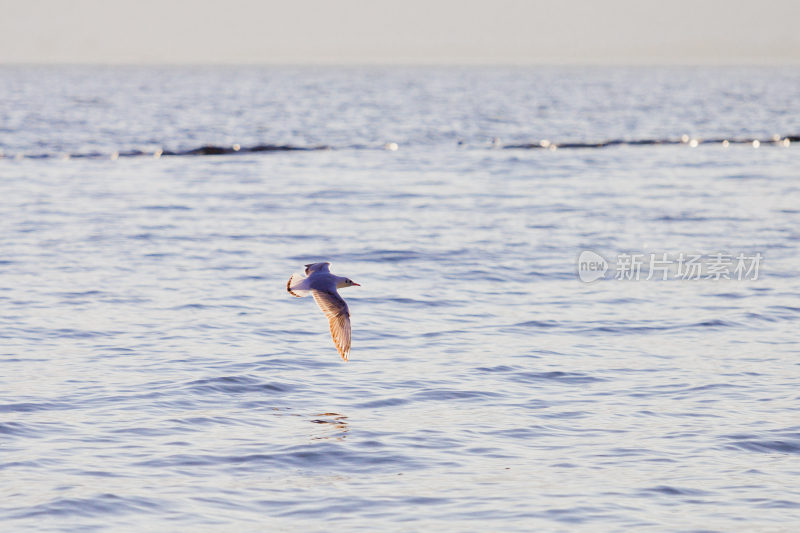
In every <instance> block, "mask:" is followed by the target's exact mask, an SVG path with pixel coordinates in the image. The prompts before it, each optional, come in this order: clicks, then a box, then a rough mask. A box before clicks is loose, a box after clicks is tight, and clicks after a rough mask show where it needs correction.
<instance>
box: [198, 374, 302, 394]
mask: <svg viewBox="0 0 800 533" xmlns="http://www.w3.org/2000/svg"><path fill="white" fill-rule="evenodd" d="M186 386H187V387H188V388H189V389H191V390H193V391H194V392H198V393H203V394H205V393H208V392H224V393H233V394H240V393H246V392H263V391H272V392H287V391H289V390H291V389H292V387H291V386H289V385H287V384H285V383H276V382H265V381H262V380H260V379H255V378H251V377H247V376H222V377H218V378H207V379H198V380H195V381H191V382H189V383H187V384H186Z"/></svg>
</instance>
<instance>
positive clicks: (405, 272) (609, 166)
mask: <svg viewBox="0 0 800 533" xmlns="http://www.w3.org/2000/svg"><path fill="white" fill-rule="evenodd" d="M0 72H1V73H2V77H1V80H0V90H1V91H2V98H0V117H1V118H2V120H3V123H2V124H0V126H2V128H0V143H2V149H3V151H4V153H5V154H6V157H5V158H3V159H0V230H1V231H0V251H1V252H2V255H0V340H2V347H1V348H0V356H2V369H3V371H2V373H0V472H1V474H0V494H2V499H0V520H2V524H3V528H8V529H9V530H23V529H30V530H37V531H51V530H52V531H77V530H120V531H128V530H134V529H136V530H144V531H180V530H184V531H256V530H261V531H264V530H303V531H331V530H362V531H423V530H434V529H435V530H437V531H439V530H441V531H476V530H481V531H531V530H548V531H550V530H552V531H599V530H605V531H631V530H637V531H649V530H652V531H661V530H669V531H676V530H707V531H731V530H739V531H753V530H763V531H791V530H793V529H794V528H795V527H796V526H797V524H798V523H799V522H800V489H798V487H800V416H798V410H797V405H798V400H800V393H798V390H800V365H798V356H800V353H799V352H800V350H798V344H797V340H798V335H797V329H798V320H799V319H800V299H799V298H798V297H800V274H799V273H798V267H800V261H799V260H798V252H799V251H800V250H798V248H799V246H798V242H799V239H800V229H798V228H800V208H798V205H800V184H799V183H798V178H799V176H798V168H800V158H799V157H798V154H800V151H798V150H800V148H798V147H797V143H792V144H791V145H790V146H788V147H787V146H778V145H772V144H770V145H762V146H761V147H759V148H754V147H752V146H751V145H745V144H741V145H731V146H729V147H727V148H725V147H722V146H721V145H718V144H710V145H700V146H698V147H696V148H691V147H690V146H689V145H669V146H612V147H607V148H602V149H574V150H555V151H551V150H523V149H494V148H492V146H493V144H494V145H497V141H494V143H493V139H494V138H498V139H501V140H502V141H501V142H503V143H505V142H516V143H524V142H534V143H537V142H539V141H540V140H541V139H558V140H562V141H598V140H603V139H609V138H627V139H638V138H680V136H681V135H683V134H684V133H685V134H688V135H691V136H698V137H712V136H717V137H725V138H727V137H730V138H734V137H748V136H752V137H757V136H758V137H763V136H764V135H772V134H773V133H778V134H780V135H797V134H798V133H800V119H798V116H797V114H796V113H794V111H795V109H794V108H793V107H792V106H796V102H797V98H798V96H800V95H799V94H798V92H799V90H798V87H800V83H797V82H798V78H800V72H798V71H797V70H791V69H784V70H767V69H717V70H710V71H708V70H706V71H702V70H692V69H638V70H637V69H634V70H624V69H589V70H579V69H542V70H536V69H533V70H513V69H511V70H509V69H505V70H493V69H484V70H480V69H473V70H469V69H467V70H464V69H449V70H447V69H445V70H435V69H398V70H386V69H377V70H370V69H357V70H350V71H338V70H334V69H322V70H308V69H306V70H303V69H256V68H248V69H171V70H170V69H83V68H70V69H53V68H16V69H3V70H2V71H0ZM459 141H460V143H459ZM234 143H241V144H242V145H245V144H247V145H255V144H259V143H264V144H276V145H297V146H310V145H318V144H322V145H327V146H331V147H332V149H330V150H321V151H313V152H306V151H300V152H295V151H286V152H275V153H247V154H231V155H219V156H202V157H169V156H164V157H161V158H151V157H137V158H124V157H120V158H119V159H118V160H114V159H112V158H111V157H108V158H106V157H103V158H99V157H98V158H94V159H78V158H74V157H73V158H71V159H62V158H61V157H60V154H65V153H70V154H78V153H103V154H105V153H109V154H111V153H114V152H119V153H120V154H122V153H123V152H124V151H125V150H140V151H147V150H153V149H154V148H158V147H163V148H164V149H191V148H193V147H197V146H203V145H205V144H226V145H232V144H234ZM385 143H397V145H398V149H397V150H384V149H382V147H383V146H384V145H385ZM390 147H392V146H391V145H390ZM16 154H22V155H21V156H19V157H18V156H17V155H16ZM24 154H46V155H47V157H46V158H43V159H39V158H30V157H25V156H24ZM582 250H594V251H597V252H599V253H602V254H604V255H605V256H606V257H609V256H613V255H614V254H618V253H623V252H631V251H644V252H657V253H662V252H663V253H670V254H676V253H680V252H698V253H703V254H711V253H714V252H718V251H726V252H727V253H731V254H736V253H739V252H742V253H747V254H753V253H756V252H758V253H761V254H763V257H764V259H763V262H762V264H761V270H760V272H759V276H758V279H756V280H752V279H748V280H743V281H736V280H731V281H725V280H720V281H714V280H699V281H692V280H679V279H669V280H667V281H655V280H650V281H647V280H641V281H621V280H614V279H611V277H609V279H605V280H600V281H597V282H594V283H582V282H581V281H579V280H578V276H577V274H576V258H577V256H578V254H579V253H580V252H581V251H582ZM319 260H329V261H331V262H332V263H333V270H334V272H337V273H339V274H343V275H346V276H348V277H351V278H352V279H354V280H355V281H357V282H359V283H361V285H362V287H354V288H348V289H345V290H343V291H342V295H343V296H344V297H345V298H346V299H347V300H348V302H349V304H350V310H351V313H352V323H353V349H352V353H351V361H350V362H349V363H344V362H342V361H341V360H340V359H339V357H338V355H337V353H336V350H335V348H334V346H333V344H332V342H331V339H330V335H329V333H328V330H327V323H326V321H325V318H324V316H323V315H322V313H320V312H319V310H318V309H317V308H316V306H315V304H314V302H313V301H311V299H302V300H301V299H296V298H292V297H291V296H290V295H289V294H287V293H286V290H285V286H286V280H287V279H288V278H289V276H290V275H291V273H292V272H295V271H300V270H302V265H303V264H304V263H308V262H311V261H319Z"/></svg>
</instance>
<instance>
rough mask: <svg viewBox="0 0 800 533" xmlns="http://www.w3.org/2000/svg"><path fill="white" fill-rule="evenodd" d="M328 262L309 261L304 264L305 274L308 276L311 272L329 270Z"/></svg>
mask: <svg viewBox="0 0 800 533" xmlns="http://www.w3.org/2000/svg"><path fill="white" fill-rule="evenodd" d="M330 267H331V264H330V263H327V262H326V263H310V264H308V265H306V276H310V275H311V274H312V273H313V272H330V271H331V268H330Z"/></svg>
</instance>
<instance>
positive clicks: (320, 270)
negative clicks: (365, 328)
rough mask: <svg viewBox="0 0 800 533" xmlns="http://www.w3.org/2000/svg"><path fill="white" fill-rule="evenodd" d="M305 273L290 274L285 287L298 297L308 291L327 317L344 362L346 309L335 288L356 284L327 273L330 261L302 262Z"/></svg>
mask: <svg viewBox="0 0 800 533" xmlns="http://www.w3.org/2000/svg"><path fill="white" fill-rule="evenodd" d="M305 273H306V275H305V276H303V275H301V274H292V277H290V278H289V281H288V283H286V290H287V291H289V294H291V295H292V296H297V297H298V298H300V297H303V296H308V294H311V295H312V296H313V297H314V300H315V301H316V302H317V305H319V308H320V309H322V312H323V313H325V316H326V317H328V323H329V324H330V328H331V336H332V337H333V342H334V344H336V349H337V350H339V355H341V356H342V359H344V360H345V361H347V358H348V357H349V355H350V309H349V308H348V307H347V302H345V301H344V300H343V299H342V297H341V296H339V292H338V289H342V288H344V287H352V286H354V285H355V286H358V283H355V282H354V281H352V280H350V279H349V278H345V277H342V276H337V275H335V274H331V271H330V263H312V264H310V265H306V271H305Z"/></svg>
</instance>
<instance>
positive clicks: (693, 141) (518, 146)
mask: <svg viewBox="0 0 800 533" xmlns="http://www.w3.org/2000/svg"><path fill="white" fill-rule="evenodd" d="M795 142H800V135H786V136H780V135H773V136H772V137H771V138H768V139H753V138H714V139H701V138H694V137H689V136H688V135H683V136H682V137H681V138H679V139H669V138H665V139H632V140H631V139H610V140H606V141H599V142H563V143H560V142H554V141H552V142H551V141H549V140H539V141H532V142H523V143H514V144H503V143H501V142H500V141H499V139H497V138H495V139H493V140H492V141H490V142H489V143H487V144H483V145H480V144H479V145H475V144H468V143H467V142H465V141H458V143H457V145H458V146H469V147H472V148H481V147H483V148H493V149H503V150H568V149H599V148H611V147H614V146H657V145H681V144H684V145H687V146H689V147H692V148H694V147H697V146H700V145H711V144H716V145H721V146H729V145H732V144H742V145H746V144H749V145H752V146H753V147H754V148H758V147H760V146H783V147H788V146H790V145H791V144H792V143H795ZM398 148H399V145H398V144H397V143H395V142H388V143H386V144H384V145H364V144H354V145H344V146H338V147H336V146H330V145H311V146H300V145H293V144H257V145H255V146H249V147H248V146H240V145H238V144H233V145H229V146H223V145H214V144H206V145H203V146H199V147H197V148H191V149H188V150H165V149H161V148H157V149H155V150H138V149H130V150H124V151H114V152H110V153H109V152H97V151H95V152H79V153H59V152H51V153H26V152H17V153H14V154H4V153H3V152H2V150H0V159H73V158H74V159H119V158H123V157H155V158H159V157H162V156H209V155H211V156H213V155H233V154H253V153H270V152H315V151H323V150H388V151H396V150H397V149H398Z"/></svg>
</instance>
